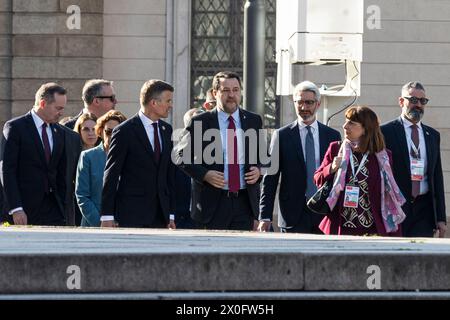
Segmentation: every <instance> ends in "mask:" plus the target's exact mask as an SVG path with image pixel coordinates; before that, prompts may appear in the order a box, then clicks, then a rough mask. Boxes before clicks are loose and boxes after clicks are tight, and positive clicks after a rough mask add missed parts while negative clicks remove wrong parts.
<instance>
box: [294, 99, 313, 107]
mask: <svg viewBox="0 0 450 320" xmlns="http://www.w3.org/2000/svg"><path fill="white" fill-rule="evenodd" d="M294 102H295V104H299V105H305V106H307V107H312V106H313V105H314V104H315V103H316V100H300V99H299V100H295V101H294Z"/></svg>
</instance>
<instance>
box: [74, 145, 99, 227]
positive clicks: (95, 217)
mask: <svg viewBox="0 0 450 320" xmlns="http://www.w3.org/2000/svg"><path fill="white" fill-rule="evenodd" d="M105 164H106V153H105V150H104V149H103V143H101V144H99V145H98V146H97V147H95V148H93V149H90V150H86V151H83V152H82V153H81V156H80V160H79V162H78V167H77V177H76V182H75V195H76V197H77V203H78V206H79V207H80V210H81V214H82V215H83V217H82V218H81V226H83V227H99V226H100V207H101V203H102V189H103V172H104V170H105Z"/></svg>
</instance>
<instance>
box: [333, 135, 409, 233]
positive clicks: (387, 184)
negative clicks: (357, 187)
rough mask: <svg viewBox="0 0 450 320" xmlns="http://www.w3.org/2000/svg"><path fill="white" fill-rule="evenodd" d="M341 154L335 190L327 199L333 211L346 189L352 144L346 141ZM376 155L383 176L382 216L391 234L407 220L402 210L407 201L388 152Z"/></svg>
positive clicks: (334, 184) (383, 151)
mask: <svg viewBox="0 0 450 320" xmlns="http://www.w3.org/2000/svg"><path fill="white" fill-rule="evenodd" d="M339 153H340V154H342V162H341V166H340V168H339V170H338V171H337V173H336V176H335V180H334V183H333V188H332V190H331V192H330V195H329V196H328V198H327V203H328V205H329V206H330V209H331V210H333V208H334V207H335V206H336V203H337V201H338V199H339V194H340V193H341V191H342V190H344V188H345V177H346V174H347V166H348V163H349V160H350V156H351V154H352V149H351V142H350V141H348V140H344V142H343V143H342V145H341V149H340V150H339ZM375 155H376V157H377V159H378V165H379V167H380V175H381V216H382V218H383V224H384V227H385V229H386V232H387V233H391V232H395V231H397V230H398V226H399V225H400V223H402V222H403V220H405V218H406V215H405V213H404V212H403V210H402V205H403V204H404V203H405V202H406V199H405V197H404V196H403V195H402V193H401V191H400V189H399V188H398V185H397V183H396V182H395V179H394V176H393V174H392V169H391V165H390V163H389V156H388V154H387V152H386V150H382V151H380V152H378V153H376V154H375Z"/></svg>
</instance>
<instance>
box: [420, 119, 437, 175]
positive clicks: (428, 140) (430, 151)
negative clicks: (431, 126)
mask: <svg viewBox="0 0 450 320" xmlns="http://www.w3.org/2000/svg"><path fill="white" fill-rule="evenodd" d="M422 129H423V136H424V138H425V149H426V152H427V175H428V176H430V175H431V172H430V168H431V167H432V165H431V164H432V163H433V161H434V160H433V155H434V154H435V150H434V144H433V139H432V137H431V133H430V131H429V130H428V127H427V126H425V125H424V124H422Z"/></svg>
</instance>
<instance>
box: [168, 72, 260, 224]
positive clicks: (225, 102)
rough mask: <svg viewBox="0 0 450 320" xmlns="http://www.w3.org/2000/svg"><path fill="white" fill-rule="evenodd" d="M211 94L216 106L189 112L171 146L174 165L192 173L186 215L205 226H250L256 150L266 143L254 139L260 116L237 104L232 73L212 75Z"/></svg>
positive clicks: (254, 208) (237, 80)
mask: <svg viewBox="0 0 450 320" xmlns="http://www.w3.org/2000/svg"><path fill="white" fill-rule="evenodd" d="M213 93H214V96H215V98H216V102H217V106H216V108H215V109H213V110H212V111H209V112H204V113H202V114H199V115H197V116H195V117H193V118H192V120H191V122H190V124H189V125H188V126H187V127H186V130H185V132H184V135H183V137H182V139H181V142H180V143H179V144H178V145H177V147H176V148H175V150H174V153H175V154H174V155H175V157H176V161H177V164H178V165H179V167H180V168H181V169H182V170H183V171H184V172H186V173H187V174H188V175H189V176H190V177H192V178H193V189H192V202H191V204H192V213H191V215H192V218H193V219H194V220H195V221H196V222H198V223H199V224H200V225H201V226H203V227H204V228H207V229H225V230H252V229H253V223H254V220H255V219H256V218H257V216H258V203H259V178H260V169H259V166H260V160H259V155H260V152H259V151H260V150H259V149H260V148H262V149H263V150H264V148H265V141H263V140H264V139H260V138H259V133H260V132H259V131H260V129H262V120H261V117H260V116H258V115H257V114H254V113H251V112H248V111H246V110H243V109H242V108H240V107H239V104H240V101H241V80H240V78H239V76H238V75H237V74H236V73H233V72H228V71H225V72H219V73H218V74H216V75H215V76H214V78H213ZM211 138H212V140H213V141H212V142H210V141H211ZM263 152H265V153H267V150H265V151H263Z"/></svg>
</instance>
